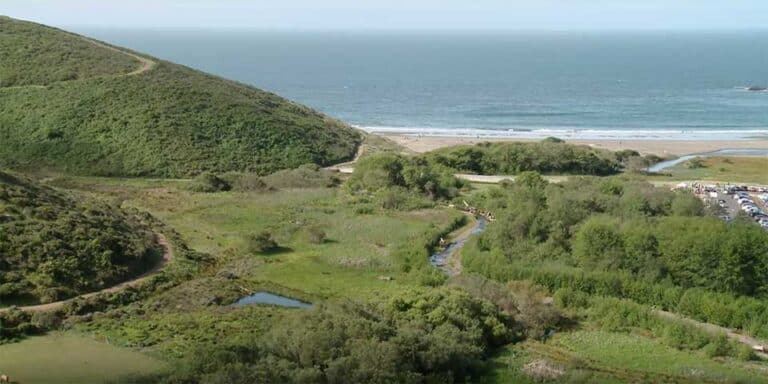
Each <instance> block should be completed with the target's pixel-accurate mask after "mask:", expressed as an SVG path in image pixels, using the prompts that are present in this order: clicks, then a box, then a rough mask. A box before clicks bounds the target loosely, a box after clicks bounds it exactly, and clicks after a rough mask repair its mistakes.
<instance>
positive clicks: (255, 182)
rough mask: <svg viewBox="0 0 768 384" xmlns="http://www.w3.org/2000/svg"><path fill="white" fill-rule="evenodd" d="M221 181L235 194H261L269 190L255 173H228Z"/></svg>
mask: <svg viewBox="0 0 768 384" xmlns="http://www.w3.org/2000/svg"><path fill="white" fill-rule="evenodd" d="M221 179H222V180H224V182H226V183H228V184H229V185H230V186H231V187H232V190H233V191H237V192H262V191H268V190H269V189H270V187H269V186H267V183H265V182H264V179H262V178H261V177H260V176H259V175H257V174H255V173H239V172H228V173H225V174H224V175H222V176H221Z"/></svg>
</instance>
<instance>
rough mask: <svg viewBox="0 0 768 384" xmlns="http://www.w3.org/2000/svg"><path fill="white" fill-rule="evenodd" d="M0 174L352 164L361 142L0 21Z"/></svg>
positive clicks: (28, 26)
mask: <svg viewBox="0 0 768 384" xmlns="http://www.w3.org/2000/svg"><path fill="white" fill-rule="evenodd" d="M0 51H2V52H3V55H0V105H2V112H3V113H2V114H0V137H1V138H2V140H3V143H4V145H3V146H2V148H0V166H6V167H11V168H22V169H27V168H33V169H39V168H48V169H54V170H60V171H64V172H68V173H74V174H84V175H105V176H156V177H187V176H191V175H195V174H198V173H200V172H204V171H214V172H226V171H250V172H256V173H262V174H266V173H270V172H273V171H276V170H280V169H286V168H295V167H297V166H299V165H301V164H305V163H315V164H319V165H328V164H333V163H337V162H342V161H344V160H348V159H351V158H352V157H353V156H354V154H355V152H356V150H357V146H358V144H359V143H360V141H361V134H360V133H359V132H358V131H356V130H355V129H353V128H352V127H350V126H349V125H347V124H345V123H343V122H341V121H338V120H335V119H333V118H331V117H328V116H326V115H323V114H322V113H320V112H317V111H315V110H312V109H310V108H307V107H305V106H302V105H299V104H297V103H294V102H291V101H289V100H286V99H284V98H282V97H280V96H277V95H275V94H272V93H269V92H265V91H262V90H260V89H257V88H254V87H251V86H248V85H245V84H240V83H237V82H234V81H230V80H226V79H222V78H219V77H216V76H213V75H209V74H205V73H202V72H199V71H196V70H193V69H190V68H187V67H184V66H181V65H178V64H174V63H171V62H167V61H162V60H157V59H154V58H151V57H149V56H146V55H143V54H140V53H134V52H132V51H129V50H124V49H122V48H118V47H113V46H111V45H109V44H106V43H101V42H98V41H95V40H92V39H89V38H86V37H82V36H78V35H75V34H72V33H69V32H65V31H61V30H58V29H55V28H50V27H46V26H42V25H39V24H34V23H30V22H25V21H18V20H14V19H11V18H8V17H2V18H0Z"/></svg>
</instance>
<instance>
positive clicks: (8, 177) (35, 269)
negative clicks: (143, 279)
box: [0, 172, 162, 306]
mask: <svg viewBox="0 0 768 384" xmlns="http://www.w3.org/2000/svg"><path fill="white" fill-rule="evenodd" d="M161 255H162V249H161V248H160V247H159V246H158V245H157V239H156V235H155V233H153V231H152V230H151V229H150V227H149V225H148V224H147V223H146V220H145V218H144V217H142V215H140V214H138V213H137V212H128V211H125V210H122V209H120V208H119V207H116V206H113V205H111V204H108V203H106V202H102V201H99V200H96V199H87V198H83V197H82V196H74V195H71V194H69V193H65V192H61V191H58V190H55V189H52V188H49V187H45V186H41V185H39V184H37V183H35V182H33V181H31V180H29V179H26V178H24V177H22V176H16V175H13V174H10V173H5V172H0V305H3V306H7V305H8V304H13V303H18V302H31V303H34V302H42V303H46V302H51V301H56V300H61V299H65V298H68V297H72V296H75V295H77V294H82V293H87V292H90V291H95V290H99V289H101V288H104V287H109V286H112V285H114V284H116V283H117V282H120V281H122V280H125V279H127V278H129V277H131V276H135V275H137V274H140V273H141V272H143V271H145V270H147V269H148V268H149V267H151V266H152V265H153V264H154V263H156V262H157V261H158V260H159V259H160V256H161Z"/></svg>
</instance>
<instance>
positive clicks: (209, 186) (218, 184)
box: [189, 172, 232, 193]
mask: <svg viewBox="0 0 768 384" xmlns="http://www.w3.org/2000/svg"><path fill="white" fill-rule="evenodd" d="M189 189H190V190H192V191H193V192H205V193H213V192H223V191H229V190H230V189H232V186H231V185H230V184H229V183H228V182H226V181H225V180H223V179H222V178H220V177H218V176H216V175H214V174H213V173H210V172H205V173H202V174H200V175H199V176H197V177H195V179H194V180H193V181H192V184H191V185H190V186H189Z"/></svg>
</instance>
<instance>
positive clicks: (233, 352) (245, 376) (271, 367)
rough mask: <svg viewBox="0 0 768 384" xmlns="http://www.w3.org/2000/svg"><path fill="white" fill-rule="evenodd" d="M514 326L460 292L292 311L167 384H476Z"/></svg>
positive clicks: (196, 359)
mask: <svg viewBox="0 0 768 384" xmlns="http://www.w3.org/2000/svg"><path fill="white" fill-rule="evenodd" d="M513 328H514V322H513V321H512V319H511V318H509V317H507V316H505V315H503V314H502V313H500V312H499V311H498V309H496V307H495V306H494V305H492V304H491V303H489V302H487V301H484V300H479V299H475V298H472V297H471V296H470V295H468V294H467V293H465V292H463V291H461V290H457V289H431V290H429V291H416V290H413V291H405V292H401V293H400V294H397V295H395V296H394V297H391V298H389V299H385V300H383V301H381V302H377V303H367V304H352V303H345V304H343V305H339V306H327V305H323V306H320V307H319V308H317V309H315V310H311V311H294V312H292V313H289V314H286V316H285V318H284V319H283V320H281V321H280V322H278V323H277V324H276V325H275V326H274V327H273V328H272V329H270V330H269V331H268V332H267V334H265V335H263V336H259V337H242V338H240V339H239V340H238V341H237V342H234V343H226V344H220V343H217V344H210V345H204V346H201V348H200V349H199V352H198V353H196V354H195V355H194V356H193V357H192V358H190V359H189V360H188V361H187V363H186V364H181V365H179V366H178V368H177V371H176V372H175V373H173V374H171V375H170V376H169V377H166V378H162V379H161V381H160V382H164V383H180V382H183V383H191V384H196V383H208V382H222V383H224V382H225V383H228V384H238V383H253V382H279V383H326V382H327V383H330V382H335V383H343V382H349V383H414V384H416V383H424V382H428V383H431V382H434V383H438V382H440V383H442V382H453V383H461V382H474V381H475V380H476V379H477V378H479V376H480V374H481V373H482V372H483V370H484V368H485V364H484V359H485V358H487V357H488V356H489V354H490V353H491V352H492V351H493V350H494V349H495V348H497V347H498V346H501V345H504V344H506V343H508V342H509V341H511V340H512V339H513V336H514V334H513V331H512V329H513Z"/></svg>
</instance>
